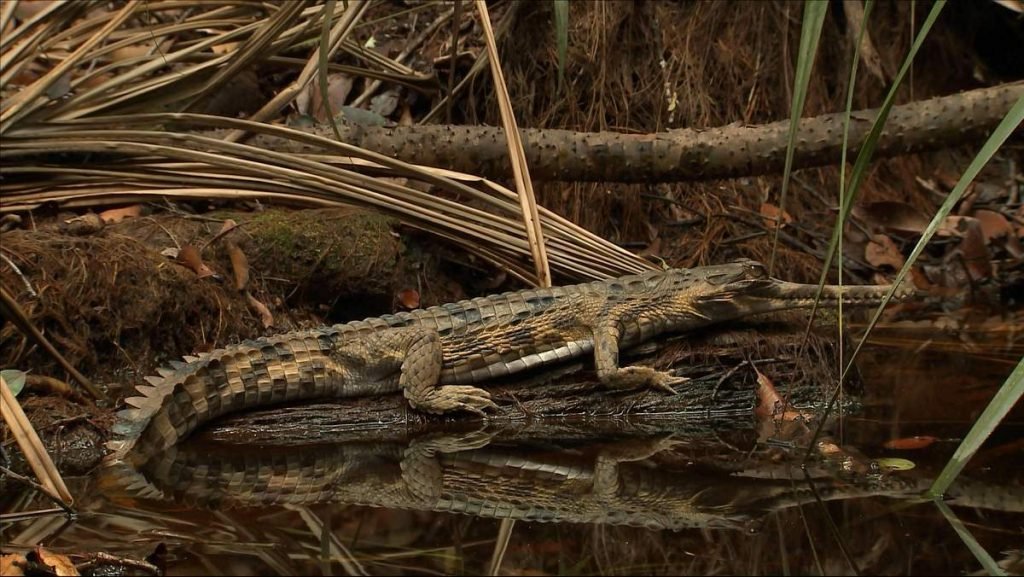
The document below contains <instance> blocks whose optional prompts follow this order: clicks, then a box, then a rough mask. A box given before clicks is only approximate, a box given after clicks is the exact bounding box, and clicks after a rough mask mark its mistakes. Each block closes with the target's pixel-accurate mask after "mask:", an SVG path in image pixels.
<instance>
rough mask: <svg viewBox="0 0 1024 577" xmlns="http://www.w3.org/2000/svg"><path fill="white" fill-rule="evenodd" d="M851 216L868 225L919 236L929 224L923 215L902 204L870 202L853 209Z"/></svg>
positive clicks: (928, 220)
mask: <svg viewBox="0 0 1024 577" xmlns="http://www.w3.org/2000/svg"><path fill="white" fill-rule="evenodd" d="M853 214H854V216H856V217H857V218H859V219H861V220H863V221H864V222H865V223H867V224H869V225H872V226H875V227H880V228H883V229H886V230H890V231H898V232H905V233H912V234H921V233H922V232H924V230H925V229H926V228H928V223H929V222H930V219H929V218H928V217H927V216H926V215H925V214H924V213H922V212H921V211H919V210H917V209H916V208H914V207H912V206H910V205H909V204H906V203H904V202H893V201H883V202H872V203H871V204H868V205H865V206H856V207H854V209H853Z"/></svg>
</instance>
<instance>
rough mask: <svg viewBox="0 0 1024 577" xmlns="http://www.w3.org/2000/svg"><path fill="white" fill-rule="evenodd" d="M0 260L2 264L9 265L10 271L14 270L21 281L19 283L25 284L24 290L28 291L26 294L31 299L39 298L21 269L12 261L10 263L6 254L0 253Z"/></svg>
mask: <svg viewBox="0 0 1024 577" xmlns="http://www.w3.org/2000/svg"><path fill="white" fill-rule="evenodd" d="M0 258H2V259H4V262H6V263H7V264H9V265H10V266H11V269H13V270H14V274H16V275H18V278H20V279H21V282H23V283H25V290H26V291H28V294H30V295H32V296H33V297H37V296H39V294H38V293H36V289H34V288H32V283H31V282H29V280H28V279H27V278H25V274H24V273H22V272H21V269H20V268H18V265H16V264H14V261H12V260H11V259H10V258H8V257H7V255H6V254H4V253H2V252H0Z"/></svg>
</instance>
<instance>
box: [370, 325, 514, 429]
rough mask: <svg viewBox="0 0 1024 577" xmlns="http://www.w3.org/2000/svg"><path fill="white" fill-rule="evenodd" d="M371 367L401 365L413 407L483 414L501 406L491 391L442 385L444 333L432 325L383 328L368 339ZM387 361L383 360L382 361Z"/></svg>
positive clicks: (403, 384)
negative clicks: (442, 341)
mask: <svg viewBox="0 0 1024 577" xmlns="http://www.w3.org/2000/svg"><path fill="white" fill-rule="evenodd" d="M365 343H366V347H365V350H366V352H367V355H366V356H367V363H368V366H373V365H376V366H377V367H378V369H382V368H387V366H389V365H390V366H393V364H395V363H397V364H399V377H398V384H399V386H400V387H401V388H402V392H403V394H404V395H405V398H406V399H408V400H409V404H410V405H412V407H413V408H415V409H418V410H421V411H424V412H427V413H435V414H443V413H451V412H455V411H468V412H471V413H476V414H478V415H483V414H484V410H485V409H497V408H498V406H497V405H495V404H494V402H493V401H491V394H490V393H488V392H487V391H485V390H483V389H478V388H477V387H471V386H466V385H442V384H440V382H439V381H440V377H441V368H442V367H443V365H444V358H443V355H442V348H441V336H440V335H439V334H438V332H437V331H436V330H434V329H432V328H427V327H401V328H394V329H388V330H382V331H380V332H377V333H375V334H373V335H370V336H368V337H367V338H366V340H365ZM382 361H383V362H382Z"/></svg>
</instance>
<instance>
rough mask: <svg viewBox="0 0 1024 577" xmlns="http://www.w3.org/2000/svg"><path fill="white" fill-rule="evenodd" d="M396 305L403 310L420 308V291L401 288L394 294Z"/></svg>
mask: <svg viewBox="0 0 1024 577" xmlns="http://www.w3.org/2000/svg"><path fill="white" fill-rule="evenodd" d="M395 298H396V300H397V301H398V305H399V306H401V307H402V308H404V309H405V310H412V309H418V308H420V293H419V292H417V291H416V289H402V290H400V291H398V294H397V295H395Z"/></svg>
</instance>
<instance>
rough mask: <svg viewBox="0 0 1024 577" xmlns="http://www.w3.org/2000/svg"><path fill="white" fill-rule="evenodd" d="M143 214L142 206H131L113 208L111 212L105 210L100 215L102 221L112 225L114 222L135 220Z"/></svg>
mask: <svg viewBox="0 0 1024 577" xmlns="http://www.w3.org/2000/svg"><path fill="white" fill-rule="evenodd" d="M140 214H142V205H141V204H133V205H131V206H125V207H122V208H112V209H110V210H104V211H103V212H101V213H100V220H102V221H103V222H105V223H107V224H110V223H112V222H121V221H122V220H124V219H126V218H134V217H136V216H139V215H140Z"/></svg>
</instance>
